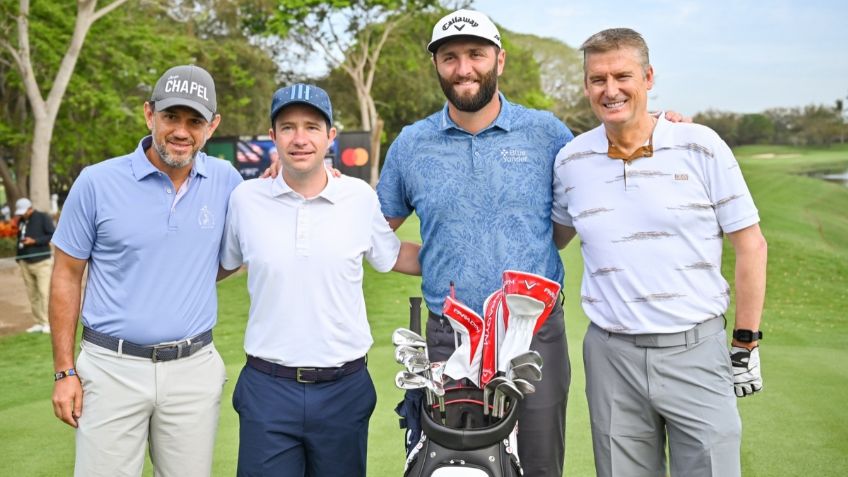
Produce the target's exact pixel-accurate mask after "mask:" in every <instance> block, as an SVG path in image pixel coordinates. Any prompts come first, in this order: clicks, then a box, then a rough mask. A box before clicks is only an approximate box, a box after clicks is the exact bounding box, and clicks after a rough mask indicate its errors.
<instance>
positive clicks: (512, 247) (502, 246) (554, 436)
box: [377, 10, 573, 477]
mask: <svg viewBox="0 0 848 477" xmlns="http://www.w3.org/2000/svg"><path fill="white" fill-rule="evenodd" d="M428 50H429V51H430V53H431V54H432V55H433V65H434V66H435V68H436V72H437V75H438V78H439V83H440V84H441V87H442V91H443V92H444V94H445V97H446V98H447V102H446V104H445V106H444V108H442V110H441V111H439V112H437V113H435V114H433V115H431V116H429V117H427V118H425V119H423V120H421V121H418V122H416V123H415V124H412V125H410V126H407V127H406V128H404V129H403V131H402V132H401V134H400V135H399V136H398V137H397V139H396V140H395V142H394V143H393V144H392V145H391V147H390V148H389V150H388V153H387V156H386V163H385V165H384V166H383V170H382V173H381V175H380V182H379V184H378V185H377V193H378V195H379V197H380V204H381V208H382V211H383V215H385V216H386V218H387V219H388V221H389V224H390V225H391V226H392V227H393V228H395V229H396V228H397V227H399V226H400V225H401V224H402V223H403V221H404V220H405V219H406V217H408V216H409V215H410V214H412V213H413V212H415V213H416V214H417V215H418V217H419V218H420V220H421V238H422V242H423V243H422V249H421V255H420V260H421V271H422V289H423V293H424V300H425V301H426V303H427V308H428V309H429V311H430V314H429V318H428V321H427V341H428V346H429V350H430V359H431V360H432V361H440V360H445V359H446V358H447V357H448V356H449V355H450V354H451V353H452V352H453V348H454V339H453V331H452V328H451V326H450V324H448V321H447V319H445V318H444V317H442V313H441V310H442V303H443V300H444V299H445V297H446V296H448V294H449V285H450V283H451V282H453V283H454V284H455V286H456V297H457V299H459V300H461V301H463V302H464V303H465V304H467V305H468V306H469V307H470V308H471V309H473V310H475V311H476V312H477V313H479V314H480V315H481V316H482V314H483V313H482V311H483V302H484V300H485V298H486V296H487V295H489V293H491V292H492V291H494V290H496V289H498V288H500V287H501V284H502V282H501V280H502V274H503V272H504V270H508V269H513V270H522V271H526V272H530V273H535V274H537V275H541V276H544V277H546V278H548V279H550V280H553V281H556V282H559V283H562V280H563V266H562V261H561V260H560V257H559V253H558V251H557V248H556V247H555V246H554V241H553V229H552V223H551V183H552V180H553V177H552V171H553V161H554V157H556V153H557V151H559V150H560V149H561V148H562V147H563V146H564V145H565V144H566V143H567V142H568V141H569V140H571V138H572V137H573V135H572V134H571V131H569V130H568V128H567V127H566V126H565V125H564V124H563V123H562V121H560V120H559V119H557V118H556V117H554V115H553V114H551V113H549V112H543V111H537V110H533V109H528V108H525V107H523V106H520V105H517V104H514V103H511V102H509V101H507V99H506V97H505V96H504V95H503V94H502V93H501V92H500V91H499V90H498V77H499V76H500V75H501V73H503V70H504V65H505V62H506V51H505V50H504V49H502V48H501V37H500V33H499V31H498V29H497V27H496V26H495V24H494V23H492V21H491V20H490V19H489V18H488V17H487V16H486V15H484V14H482V13H480V12H477V11H472V10H459V11H456V12H453V13H451V14H449V15H447V16H445V17H444V18H442V19H441V20H439V21H438V23H436V25H435V26H434V28H433V36H432V38H431V41H430V43H429V45H428ZM530 347H531V349H534V350H537V351H538V352H539V353H541V355H542V357H543V359H544V362H545V378H544V379H543V380H542V381H541V382H539V383H538V384H537V387H536V393H535V394H531V395H528V396H527V398H526V399H524V400H523V401H522V403H521V405H520V407H519V412H520V415H519V416H520V417H519V428H520V435H519V438H518V453H519V456H520V458H521V464H522V466H523V467H524V469H525V475H532V476H534V477H535V476H557V477H559V476H561V475H562V469H563V460H564V458H565V405H566V400H567V397H568V386H569V382H570V380H571V368H570V364H569V360H568V348H567V343H566V339H565V324H564V320H563V310H562V305H561V304H559V303H557V305H556V306H555V308H554V311H553V312H552V313H551V316H550V318H548V320H547V321H546V322H545V325H544V326H543V327H542V328H541V330H539V332H538V334H537V335H536V336H535V337H534V338H533V342H532V344H531V346H530Z"/></svg>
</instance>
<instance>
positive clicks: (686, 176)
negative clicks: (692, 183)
mask: <svg viewBox="0 0 848 477" xmlns="http://www.w3.org/2000/svg"><path fill="white" fill-rule="evenodd" d="M674 180H676V181H688V180H689V174H675V175H674Z"/></svg>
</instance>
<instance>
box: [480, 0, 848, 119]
mask: <svg viewBox="0 0 848 477" xmlns="http://www.w3.org/2000/svg"><path fill="white" fill-rule="evenodd" d="M473 8H474V9H476V10H480V11H482V12H484V13H486V14H488V15H489V16H490V17H491V18H492V20H494V21H495V22H496V23H497V24H499V25H501V26H503V27H505V28H507V29H509V30H510V31H515V32H519V33H532V34H535V35H538V36H543V37H550V38H556V39H559V40H562V41H563V42H565V43H566V44H568V45H569V46H571V47H574V48H577V47H579V46H580V44H581V43H582V42H583V41H584V40H586V38H588V37H589V36H591V35H592V34H593V33H596V32H598V31H601V30H603V29H605V28H612V27H628V28H632V29H634V30H636V31H638V32H639V33H641V34H642V36H644V37H645V40H646V41H647V43H648V47H649V49H650V57H651V64H652V65H653V67H654V72H655V75H656V81H655V84H654V88H653V90H652V93H651V95H650V96H649V98H650V99H649V107H650V108H651V109H657V110H659V109H672V110H675V111H678V112H680V113H683V114H687V115H694V114H695V113H697V112H700V111H705V110H707V109H715V110H720V111H733V112H739V113H755V112H761V111H763V110H765V109H768V108H774V107H796V106H805V105H808V104H826V105H833V104H834V103H835V101H836V100H837V99H839V98H842V99H845V98H846V96H848V1H846V0H629V1H628V0H617V1H616V0H566V1H562V0H476V1H474V3H473ZM507 53H509V52H507ZM505 74H509V56H507V66H506V72H505Z"/></svg>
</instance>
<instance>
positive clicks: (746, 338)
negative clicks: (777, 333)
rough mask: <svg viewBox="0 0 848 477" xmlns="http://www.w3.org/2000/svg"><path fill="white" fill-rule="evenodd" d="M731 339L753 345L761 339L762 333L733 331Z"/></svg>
mask: <svg viewBox="0 0 848 477" xmlns="http://www.w3.org/2000/svg"><path fill="white" fill-rule="evenodd" d="M733 339H735V340H736V341H739V342H741V343H753V342H754V341H759V340H761V339H763V332H762V331H751V330H733Z"/></svg>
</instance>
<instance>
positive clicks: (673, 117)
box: [665, 111, 692, 123]
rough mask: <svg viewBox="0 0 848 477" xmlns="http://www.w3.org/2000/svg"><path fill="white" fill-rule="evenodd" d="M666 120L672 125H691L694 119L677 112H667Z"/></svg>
mask: <svg viewBox="0 0 848 477" xmlns="http://www.w3.org/2000/svg"><path fill="white" fill-rule="evenodd" d="M665 118H666V119H667V120H668V121H670V122H672V123H691V122H692V118H690V117H689V116H684V115H682V114H680V113H678V112H677V111H666V112H665Z"/></svg>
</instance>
